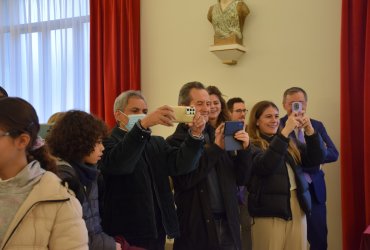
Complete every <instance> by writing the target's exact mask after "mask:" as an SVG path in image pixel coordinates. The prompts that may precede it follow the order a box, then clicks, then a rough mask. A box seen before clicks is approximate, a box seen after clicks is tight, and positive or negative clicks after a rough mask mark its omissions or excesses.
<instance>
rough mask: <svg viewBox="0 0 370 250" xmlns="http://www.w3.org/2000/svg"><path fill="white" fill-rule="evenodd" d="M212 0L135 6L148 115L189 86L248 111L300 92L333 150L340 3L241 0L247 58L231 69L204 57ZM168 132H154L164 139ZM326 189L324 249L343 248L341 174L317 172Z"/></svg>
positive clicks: (335, 167)
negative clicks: (211, 90) (217, 92)
mask: <svg viewBox="0 0 370 250" xmlns="http://www.w3.org/2000/svg"><path fill="white" fill-rule="evenodd" d="M215 3H216V0H212V1H211V0H201V1H200V0H186V1H176V0H155V1H152V0H146V1H141V53H142V54H141V57H142V58H141V59H142V71H141V76H142V90H143V93H144V95H145V96H146V98H147V100H148V104H149V109H151V110H153V109H155V108H157V107H159V106H161V105H163V104H170V105H176V103H177V96H178V91H179V89H180V87H181V86H182V85H183V84H184V83H186V82H188V81H194V80H196V81H200V82H202V83H204V84H205V85H216V86H218V87H219V88H220V89H221V91H222V92H223V93H224V94H225V95H226V96H227V98H230V97H234V96H240V97H242V98H244V99H245V100H246V103H247V105H248V108H249V109H250V108H251V107H252V105H253V104H254V103H256V102H257V101H260V100H263V99H267V100H272V101H274V102H275V103H276V104H279V107H281V114H282V115H283V110H282V106H281V101H282V93H283V91H284V90H285V89H286V88H288V87H291V86H300V87H303V88H304V89H305V90H306V91H307V93H308V95H309V101H308V114H309V115H310V116H311V117H314V118H316V119H319V120H322V121H323V122H324V124H325V126H326V128H327V130H328V132H329V134H330V135H331V137H332V139H333V140H334V142H335V144H336V145H337V147H338V148H339V135H340V130H339V129H340V127H339V122H340V118H339V106H340V96H339V95H340V92H339V88H340V72H339V52H340V51H339V45H340V12H341V1H338V0H326V1H319V0H311V1H294V0H282V1H263V0H262V1H261V0H260V1H257V0H250V1H246V3H247V5H248V7H249V8H250V11H251V13H250V15H249V16H248V17H247V19H246V24H245V27H244V36H245V38H244V44H245V45H246V47H247V49H248V52H247V53H246V54H245V55H243V56H242V57H241V59H240V60H239V62H238V64H237V65H234V66H228V65H225V64H222V63H221V61H219V59H218V58H217V57H216V56H215V55H213V54H212V53H211V52H209V51H208V47H209V46H210V45H211V44H212V43H213V28H212V26H211V24H210V23H209V22H208V20H207V12H208V8H209V7H210V6H211V5H213V4H215ZM172 131H173V128H164V127H155V128H154V133H156V134H160V135H162V136H167V135H169V134H170V133H171V132H172ZM324 170H325V172H326V180H327V189H328V224H329V249H332V250H334V249H335V250H337V249H341V248H342V242H341V203H340V202H341V201H340V175H339V173H340V169H339V161H338V162H337V163H332V164H327V165H325V166H324Z"/></svg>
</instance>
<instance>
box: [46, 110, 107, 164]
mask: <svg viewBox="0 0 370 250" xmlns="http://www.w3.org/2000/svg"><path fill="white" fill-rule="evenodd" d="M106 136H107V126H106V125H105V123H104V122H103V121H102V120H100V119H98V118H96V117H94V116H93V115H91V114H88V113H86V112H84V111H79V110H71V111H67V112H65V113H64V115H63V116H62V117H61V118H60V119H59V120H58V122H57V123H55V125H54V126H53V129H52V130H51V131H50V133H49V134H48V135H47V136H46V142H47V145H48V146H49V148H50V151H51V153H52V154H53V155H54V156H56V157H59V158H61V159H63V160H65V161H67V162H77V163H79V162H82V160H83V158H84V157H85V156H88V155H89V154H90V153H91V152H93V151H94V148H95V144H96V143H97V142H98V140H99V139H102V138H104V137H106Z"/></svg>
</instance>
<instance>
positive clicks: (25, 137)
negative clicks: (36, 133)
mask: <svg viewBox="0 0 370 250" xmlns="http://www.w3.org/2000/svg"><path fill="white" fill-rule="evenodd" d="M30 141H31V136H30V135H29V134H26V133H22V134H21V135H20V136H18V137H17V139H16V140H15V142H16V146H17V147H18V148H19V149H25V148H27V146H28V144H30Z"/></svg>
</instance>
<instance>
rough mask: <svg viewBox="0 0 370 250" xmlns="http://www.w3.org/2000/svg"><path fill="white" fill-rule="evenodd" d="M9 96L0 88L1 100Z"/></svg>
mask: <svg viewBox="0 0 370 250" xmlns="http://www.w3.org/2000/svg"><path fill="white" fill-rule="evenodd" d="M7 96H8V93H7V92H6V90H5V89H4V88H3V87H1V86H0V98H1V97H7Z"/></svg>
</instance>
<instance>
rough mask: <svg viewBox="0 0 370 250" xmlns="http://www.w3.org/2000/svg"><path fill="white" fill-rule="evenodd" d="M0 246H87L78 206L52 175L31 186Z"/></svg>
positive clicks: (59, 248) (60, 248)
mask: <svg viewBox="0 0 370 250" xmlns="http://www.w3.org/2000/svg"><path fill="white" fill-rule="evenodd" d="M0 249H1V250H11V249H57V250H67V249H74V250H75V249H86V250H87V249H88V236H87V230H86V226H85V222H84V220H83V219H82V209H81V205H80V203H79V202H78V200H77V199H76V198H75V197H74V196H72V195H71V194H70V193H69V192H68V191H67V188H66V187H64V186H62V185H61V183H60V179H59V178H58V177H57V176H56V175H55V174H53V173H51V172H46V173H45V174H44V175H43V176H42V177H41V179H40V181H39V182H38V183H37V184H36V185H35V186H34V188H33V189H32V191H31V193H30V194H29V196H28V197H27V199H26V200H25V201H24V203H23V204H22V205H21V206H20V208H19V210H18V211H17V213H16V214H15V216H14V218H13V220H12V222H11V223H10V225H9V227H8V229H7V231H6V233H5V235H4V240H3V242H2V243H1V245H0Z"/></svg>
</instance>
